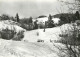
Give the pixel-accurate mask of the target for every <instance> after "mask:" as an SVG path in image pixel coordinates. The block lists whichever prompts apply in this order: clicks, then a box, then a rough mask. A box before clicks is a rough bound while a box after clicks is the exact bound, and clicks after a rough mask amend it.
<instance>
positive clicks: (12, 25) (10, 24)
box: [0, 20, 26, 32]
mask: <svg viewBox="0 0 80 57" xmlns="http://www.w3.org/2000/svg"><path fill="white" fill-rule="evenodd" d="M18 25H19V24H18V23H17V22H14V21H11V20H5V21H0V30H2V29H6V28H8V29H10V30H14V29H15V30H16V32H19V31H26V30H25V29H23V28H21V27H20V26H18Z"/></svg>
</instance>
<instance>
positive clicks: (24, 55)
mask: <svg viewBox="0 0 80 57" xmlns="http://www.w3.org/2000/svg"><path fill="white" fill-rule="evenodd" d="M3 23H4V22H3ZM1 24H2V23H0V26H1ZM5 25H7V24H5ZM5 25H4V27H6V26H5ZM68 25H70V24H67V25H66V27H65V28H64V25H63V26H61V27H55V28H47V29H46V30H45V32H43V29H37V30H32V31H26V32H25V34H24V36H25V37H24V39H23V40H22V41H12V40H3V39H0V57H61V56H62V55H64V56H65V55H66V56H65V57H68V56H67V54H65V53H66V52H63V51H61V50H60V48H64V49H65V46H64V45H63V44H61V43H55V42H54V41H55V40H60V37H59V34H60V33H61V28H63V29H66V28H68ZM2 26H3V25H2ZM9 26H10V25H9ZM70 26H71V25H70ZM0 29H1V28H0ZM18 30H19V29H18ZM37 34H38V35H37ZM39 39H41V40H44V42H37V40H39ZM50 40H53V42H52V43H50Z"/></svg>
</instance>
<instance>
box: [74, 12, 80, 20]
mask: <svg viewBox="0 0 80 57" xmlns="http://www.w3.org/2000/svg"><path fill="white" fill-rule="evenodd" d="M75 17H76V20H79V12H78V11H76V13H75Z"/></svg>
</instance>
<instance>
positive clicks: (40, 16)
mask: <svg viewBox="0 0 80 57" xmlns="http://www.w3.org/2000/svg"><path fill="white" fill-rule="evenodd" d="M43 17H47V16H45V15H41V16H39V17H37V18H43Z"/></svg>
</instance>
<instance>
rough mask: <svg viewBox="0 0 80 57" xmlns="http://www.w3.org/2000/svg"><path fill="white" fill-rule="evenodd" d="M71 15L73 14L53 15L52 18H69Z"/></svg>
mask: <svg viewBox="0 0 80 57" xmlns="http://www.w3.org/2000/svg"><path fill="white" fill-rule="evenodd" d="M73 15H74V14H70V13H61V14H56V15H53V16H52V17H54V18H60V17H61V16H64V17H69V16H73Z"/></svg>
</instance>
